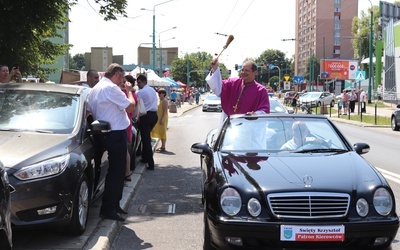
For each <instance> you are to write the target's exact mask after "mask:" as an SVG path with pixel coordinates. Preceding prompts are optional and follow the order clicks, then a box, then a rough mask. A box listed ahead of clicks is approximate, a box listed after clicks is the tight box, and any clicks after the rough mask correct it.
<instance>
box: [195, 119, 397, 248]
mask: <svg viewBox="0 0 400 250" xmlns="http://www.w3.org/2000/svg"><path fill="white" fill-rule="evenodd" d="M369 149H370V148H369V146H368V145H367V144H365V143H361V142H360V143H355V144H354V145H352V144H350V142H349V141H348V140H347V139H346V138H345V136H344V135H343V134H342V133H341V132H340V131H339V130H338V128H337V127H336V126H335V124H334V123H332V122H331V121H330V120H329V119H328V118H326V117H324V116H321V115H299V114H297V115H288V114H276V115H274V114H269V115H238V116H232V117H230V118H229V119H226V120H225V122H224V124H223V125H222V126H221V127H220V128H219V129H214V130H212V131H210V132H209V134H208V135H207V138H206V141H205V142H203V143H196V144H193V145H192V147H191V150H192V152H193V153H196V154H199V155H200V159H201V168H202V172H203V180H202V181H203V182H202V183H203V185H202V201H203V204H204V249H271V248H274V249H283V248H284V249H286V248H297V249H298V248H314V249H322V248H323V249H328V248H331V249H338V248H343V249H346V248H347V249H348V248H353V247H356V248H359V249H368V248H374V249H379V248H386V247H388V246H389V245H390V244H391V242H392V241H393V239H394V238H395V236H396V233H397V230H398V227H399V219H398V217H397V214H396V206H395V198H394V195H393V191H392V189H391V188H390V186H389V184H388V182H387V181H386V180H385V178H384V177H383V176H382V174H381V173H380V172H379V171H377V170H376V169H375V168H374V167H373V166H372V165H371V164H370V163H368V162H367V161H366V160H365V159H364V158H363V157H362V156H361V155H362V154H364V153H367V152H368V151H369Z"/></svg>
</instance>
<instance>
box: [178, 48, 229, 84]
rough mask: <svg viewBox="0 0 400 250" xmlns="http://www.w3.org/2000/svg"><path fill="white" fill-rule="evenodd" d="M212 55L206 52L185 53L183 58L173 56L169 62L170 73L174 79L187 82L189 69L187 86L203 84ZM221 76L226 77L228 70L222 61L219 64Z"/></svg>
mask: <svg viewBox="0 0 400 250" xmlns="http://www.w3.org/2000/svg"><path fill="white" fill-rule="evenodd" d="M211 61H212V55H211V54H209V53H207V52H196V53H191V54H186V55H185V56H184V57H183V58H175V59H174V60H173V61H172V64H171V75H172V77H173V78H174V80H180V81H182V82H186V83H187V79H188V77H187V76H188V75H187V72H188V71H189V76H190V78H189V81H190V82H189V83H187V84H188V85H189V86H195V87H201V86H205V80H204V79H205V78H206V76H207V74H208V72H209V70H210V62H211ZM219 67H220V69H221V72H222V77H223V78H228V77H229V75H228V71H227V69H226V66H225V65H224V64H223V63H220V64H219Z"/></svg>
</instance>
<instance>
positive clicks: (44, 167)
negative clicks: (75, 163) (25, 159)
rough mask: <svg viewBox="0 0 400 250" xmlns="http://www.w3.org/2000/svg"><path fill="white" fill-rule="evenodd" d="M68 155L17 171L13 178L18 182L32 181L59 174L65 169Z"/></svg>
mask: <svg viewBox="0 0 400 250" xmlns="http://www.w3.org/2000/svg"><path fill="white" fill-rule="evenodd" d="M68 163H69V155H63V156H59V157H55V158H53V159H50V160H46V161H42V162H39V163H36V164H33V165H30V166H27V167H24V168H21V169H20V170H18V171H17V172H16V173H15V174H14V176H15V177H16V178H18V179H20V180H32V179H37V178H42V177H46V176H50V175H55V174H59V173H61V172H62V171H64V169H65V168H66V167H67V165H68Z"/></svg>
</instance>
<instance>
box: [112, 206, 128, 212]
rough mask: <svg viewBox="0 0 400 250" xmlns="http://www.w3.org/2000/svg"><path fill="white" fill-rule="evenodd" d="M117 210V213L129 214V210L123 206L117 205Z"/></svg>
mask: <svg viewBox="0 0 400 250" xmlns="http://www.w3.org/2000/svg"><path fill="white" fill-rule="evenodd" d="M115 210H117V213H120V214H128V212H127V211H125V210H123V209H122V208H121V207H117V208H116V209H115Z"/></svg>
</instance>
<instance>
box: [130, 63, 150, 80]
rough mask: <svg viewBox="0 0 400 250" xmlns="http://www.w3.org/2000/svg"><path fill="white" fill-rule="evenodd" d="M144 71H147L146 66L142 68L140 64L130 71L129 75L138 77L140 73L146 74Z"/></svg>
mask: <svg viewBox="0 0 400 250" xmlns="http://www.w3.org/2000/svg"><path fill="white" fill-rule="evenodd" d="M144 73H146V69H145V68H141V67H139V66H136V68H134V69H133V70H132V71H131V72H130V73H129V75H131V76H133V77H135V78H137V76H138V75H139V74H144Z"/></svg>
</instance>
